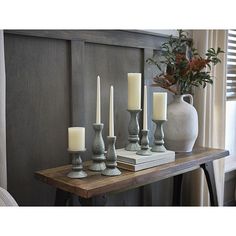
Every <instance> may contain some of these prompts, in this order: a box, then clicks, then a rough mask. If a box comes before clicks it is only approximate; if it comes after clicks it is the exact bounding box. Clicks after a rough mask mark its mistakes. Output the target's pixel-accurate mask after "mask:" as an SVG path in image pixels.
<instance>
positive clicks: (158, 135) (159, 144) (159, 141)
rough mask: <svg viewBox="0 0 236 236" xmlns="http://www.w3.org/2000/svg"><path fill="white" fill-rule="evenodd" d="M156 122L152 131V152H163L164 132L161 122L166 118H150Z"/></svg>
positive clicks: (164, 149)
mask: <svg viewBox="0 0 236 236" xmlns="http://www.w3.org/2000/svg"><path fill="white" fill-rule="evenodd" d="M152 121H153V122H154V123H155V124H156V131H155V133H154V139H155V140H154V144H153V146H152V149H151V151H152V152H165V151H166V148H165V147H164V132H163V123H164V122H165V121H166V120H152Z"/></svg>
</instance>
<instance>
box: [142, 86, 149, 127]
mask: <svg viewBox="0 0 236 236" xmlns="http://www.w3.org/2000/svg"><path fill="white" fill-rule="evenodd" d="M147 129H148V126H147V86H146V85H145V86H144V98H143V130H147Z"/></svg>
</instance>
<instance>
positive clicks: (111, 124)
mask: <svg viewBox="0 0 236 236" xmlns="http://www.w3.org/2000/svg"><path fill="white" fill-rule="evenodd" d="M113 99H114V95H113V86H111V88H110V109H109V136H114V101H113Z"/></svg>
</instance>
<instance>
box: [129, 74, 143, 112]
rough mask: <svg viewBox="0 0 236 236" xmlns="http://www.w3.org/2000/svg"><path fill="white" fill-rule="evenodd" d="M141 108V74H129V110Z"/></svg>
mask: <svg viewBox="0 0 236 236" xmlns="http://www.w3.org/2000/svg"><path fill="white" fill-rule="evenodd" d="M140 108H141V73H128V109H129V110H138V109H140Z"/></svg>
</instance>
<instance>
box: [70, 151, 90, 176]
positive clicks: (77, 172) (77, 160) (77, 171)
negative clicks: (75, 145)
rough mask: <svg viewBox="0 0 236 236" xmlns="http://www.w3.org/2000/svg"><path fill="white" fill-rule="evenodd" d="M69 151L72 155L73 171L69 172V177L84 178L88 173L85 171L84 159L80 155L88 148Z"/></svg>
mask: <svg viewBox="0 0 236 236" xmlns="http://www.w3.org/2000/svg"><path fill="white" fill-rule="evenodd" d="M68 151H69V153H70V155H71V156H72V171H71V172H69V173H68V175H67V177H69V178H71V179H82V178H85V177H87V173H86V172H85V171H83V165H82V159H81V157H80V155H81V154H82V153H83V152H85V151H86V149H85V150H82V151H70V150H68Z"/></svg>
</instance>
